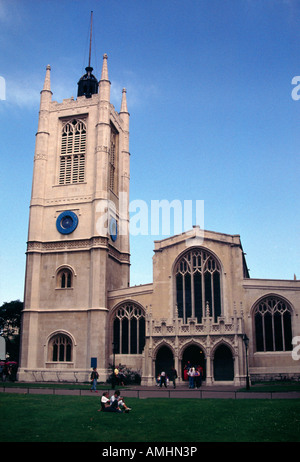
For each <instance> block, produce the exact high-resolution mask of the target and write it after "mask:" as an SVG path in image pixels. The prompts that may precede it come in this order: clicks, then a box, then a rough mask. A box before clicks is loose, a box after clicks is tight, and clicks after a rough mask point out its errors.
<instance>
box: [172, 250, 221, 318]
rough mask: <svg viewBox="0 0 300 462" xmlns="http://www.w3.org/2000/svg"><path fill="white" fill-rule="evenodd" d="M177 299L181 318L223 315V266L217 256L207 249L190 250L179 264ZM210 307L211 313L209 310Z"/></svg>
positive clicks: (176, 270)
mask: <svg viewBox="0 0 300 462" xmlns="http://www.w3.org/2000/svg"><path fill="white" fill-rule="evenodd" d="M175 281H176V303H177V309H178V316H179V318H182V319H183V322H184V323H186V322H187V319H188V318H197V321H198V322H199V323H201V322H202V317H203V316H207V315H209V316H212V317H213V318H214V321H215V322H217V318H218V316H221V268H220V265H219V263H218V261H217V260H216V258H215V257H214V256H213V255H212V254H211V253H210V252H209V251H207V250H205V249H200V248H199V249H192V250H189V251H188V252H186V253H185V254H184V255H183V256H182V257H181V258H180V260H179V261H178V262H177V264H176V267H175ZM208 308H209V313H208V312H207V310H208Z"/></svg>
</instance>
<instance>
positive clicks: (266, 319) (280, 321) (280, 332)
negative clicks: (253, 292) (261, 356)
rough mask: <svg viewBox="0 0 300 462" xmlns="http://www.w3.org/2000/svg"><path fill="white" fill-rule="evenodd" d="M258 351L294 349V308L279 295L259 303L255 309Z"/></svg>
mask: <svg viewBox="0 0 300 462" xmlns="http://www.w3.org/2000/svg"><path fill="white" fill-rule="evenodd" d="M253 314H254V324H255V339H256V351H290V350H292V348H293V347H292V309H291V307H290V306H289V304H288V303H287V302H286V301H285V300H283V299H281V298H280V297H277V296H269V297H266V298H264V299H263V300H261V301H260V302H258V303H257V305H256V306H255V308H254V311H253Z"/></svg>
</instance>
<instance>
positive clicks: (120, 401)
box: [110, 390, 131, 412]
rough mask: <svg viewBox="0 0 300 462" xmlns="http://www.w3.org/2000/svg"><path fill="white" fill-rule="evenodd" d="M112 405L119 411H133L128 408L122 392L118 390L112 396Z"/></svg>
mask: <svg viewBox="0 0 300 462" xmlns="http://www.w3.org/2000/svg"><path fill="white" fill-rule="evenodd" d="M110 405H111V407H115V408H117V409H120V410H121V411H122V410H124V412H129V411H131V408H130V407H128V406H126V404H125V402H124V398H123V397H121V396H120V390H116V391H115V392H114V394H113V395H112V396H111V398H110Z"/></svg>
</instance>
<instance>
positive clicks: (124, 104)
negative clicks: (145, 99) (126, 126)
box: [120, 88, 128, 114]
mask: <svg viewBox="0 0 300 462" xmlns="http://www.w3.org/2000/svg"><path fill="white" fill-rule="evenodd" d="M126 93H127V92H126V88H123V90H122V102H121V110H120V114H121V113H122V112H124V113H128V109H127V98H126Z"/></svg>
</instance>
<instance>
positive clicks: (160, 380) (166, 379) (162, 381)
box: [156, 367, 178, 388]
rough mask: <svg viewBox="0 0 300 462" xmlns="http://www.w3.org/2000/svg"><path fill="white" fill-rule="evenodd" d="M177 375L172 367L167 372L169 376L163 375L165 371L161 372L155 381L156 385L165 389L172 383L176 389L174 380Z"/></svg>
mask: <svg viewBox="0 0 300 462" xmlns="http://www.w3.org/2000/svg"><path fill="white" fill-rule="evenodd" d="M177 377H178V375H177V371H176V369H174V367H172V369H171V370H170V371H169V375H167V374H166V373H165V371H162V372H161V373H160V374H159V375H158V377H157V379H156V385H157V386H158V387H160V388H161V387H162V386H163V385H164V387H167V386H168V385H169V383H170V382H172V383H173V388H176V379H177Z"/></svg>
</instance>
